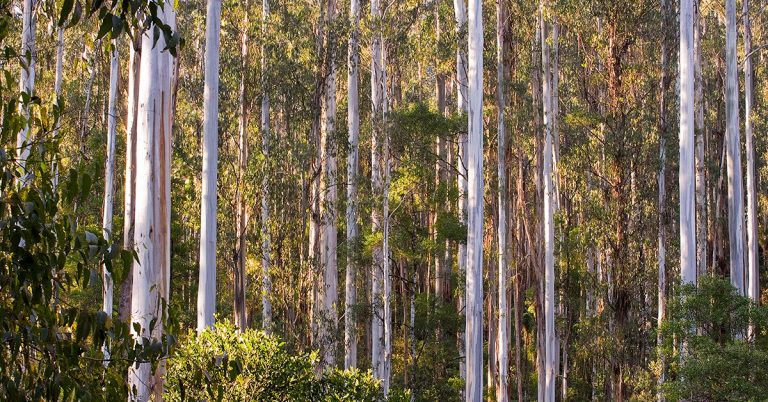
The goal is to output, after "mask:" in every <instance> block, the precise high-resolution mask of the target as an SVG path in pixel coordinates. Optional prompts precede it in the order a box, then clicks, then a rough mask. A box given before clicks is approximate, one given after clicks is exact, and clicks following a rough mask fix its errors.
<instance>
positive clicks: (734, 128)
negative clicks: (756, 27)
mask: <svg viewBox="0 0 768 402" xmlns="http://www.w3.org/2000/svg"><path fill="white" fill-rule="evenodd" d="M686 1H689V0H686ZM737 30H738V26H737V22H736V0H726V1H725V124H726V125H725V136H726V142H727V144H728V146H727V148H726V166H727V169H728V244H729V245H730V253H729V255H730V268H731V269H730V271H731V284H732V285H733V286H734V287H735V288H736V289H737V290H738V292H739V294H740V295H744V294H745V292H744V290H745V289H744V236H743V235H744V192H743V184H742V180H743V177H742V173H741V140H740V138H741V134H740V132H739V70H738V64H737V61H736V58H737V52H738V48H737V45H736V33H737Z"/></svg>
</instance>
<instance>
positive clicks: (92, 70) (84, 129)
mask: <svg viewBox="0 0 768 402" xmlns="http://www.w3.org/2000/svg"><path fill="white" fill-rule="evenodd" d="M100 46H101V40H97V41H96V42H94V44H93V49H92V51H91V57H90V62H89V63H88V73H89V74H90V75H89V76H88V81H87V82H86V84H85V105H84V106H83V114H82V118H81V119H80V153H79V154H78V160H80V159H82V158H83V157H84V156H85V151H86V141H87V137H88V134H89V133H90V130H89V129H88V124H89V123H88V120H89V118H90V114H91V95H92V92H93V81H94V80H95V79H96V52H98V51H99V47H100Z"/></svg>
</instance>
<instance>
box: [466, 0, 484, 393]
mask: <svg viewBox="0 0 768 402" xmlns="http://www.w3.org/2000/svg"><path fill="white" fill-rule="evenodd" d="M482 4H483V3H482V1H480V0H470V1H469V52H468V56H469V74H468V94H469V102H468V109H469V124H468V132H469V140H468V143H467V268H466V269H467V273H466V275H467V276H466V281H467V300H466V301H467V309H466V333H467V335H466V336H467V340H466V345H465V355H466V361H467V363H466V364H467V377H466V390H465V397H466V400H467V401H472V402H480V401H482V397H483V203H484V200H483V192H484V181H483V5H482Z"/></svg>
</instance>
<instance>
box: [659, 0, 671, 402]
mask: <svg viewBox="0 0 768 402" xmlns="http://www.w3.org/2000/svg"><path fill="white" fill-rule="evenodd" d="M661 16H662V17H661V18H662V23H661V30H662V32H663V34H662V35H663V37H662V40H661V80H660V81H659V126H658V127H659V130H658V131H659V133H658V135H659V172H658V175H657V183H658V192H659V205H658V216H657V220H658V232H659V233H658V252H657V255H656V257H657V261H658V277H659V280H658V287H657V298H658V309H657V324H656V329H657V331H656V346H657V348H659V350H660V348H661V344H662V342H663V341H664V338H663V336H662V331H661V325H662V323H663V322H664V320H665V319H666V316H667V293H666V292H667V228H666V224H665V220H664V219H665V214H666V208H667V184H666V183H667V181H666V169H667V127H668V126H667V87H668V81H669V53H668V47H667V38H668V34H667V30H668V29H669V26H668V24H669V19H670V18H669V7H668V6H667V0H661ZM659 360H660V365H661V367H660V369H659V377H658V378H657V386H658V387H657V393H656V395H657V399H658V401H659V402H664V401H665V400H666V398H665V397H664V392H663V390H662V387H663V386H664V382H665V381H666V370H667V367H666V366H667V364H666V358H665V357H664V354H663V353H660V354H659Z"/></svg>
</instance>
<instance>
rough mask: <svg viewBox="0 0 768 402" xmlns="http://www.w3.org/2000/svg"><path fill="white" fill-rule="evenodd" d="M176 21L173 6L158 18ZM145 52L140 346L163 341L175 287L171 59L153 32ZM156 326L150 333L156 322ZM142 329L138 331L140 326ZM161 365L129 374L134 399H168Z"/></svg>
mask: <svg viewBox="0 0 768 402" xmlns="http://www.w3.org/2000/svg"><path fill="white" fill-rule="evenodd" d="M158 18H161V20H164V21H168V22H172V21H173V19H175V18H174V14H173V11H172V10H170V7H169V8H168V9H166V10H164V12H163V13H162V14H160V15H159V16H158ZM141 40H142V48H143V49H145V50H144V52H143V57H142V59H141V66H140V78H139V80H140V84H139V93H138V110H137V121H136V182H137V183H143V185H142V186H137V187H136V198H135V200H136V209H135V211H136V218H135V229H134V244H135V246H136V252H137V254H138V259H137V260H136V261H134V264H133V282H132V298H131V323H132V325H131V326H130V328H131V334H132V336H133V337H134V340H135V342H137V343H143V342H144V340H145V339H151V341H152V342H160V340H161V335H162V333H163V321H162V318H163V315H164V311H165V307H166V306H167V302H168V294H169V292H168V288H169V286H170V282H169V280H170V270H169V268H170V230H169V229H170V225H169V219H170V185H169V179H170V113H168V109H167V106H168V103H167V99H169V98H168V95H169V92H170V91H169V89H170V88H169V83H170V81H169V80H168V77H169V72H170V69H169V67H168V65H169V62H170V60H171V56H170V55H169V54H168V52H167V51H166V52H161V50H162V49H164V48H165V43H164V40H163V38H160V39H159V40H158V42H157V44H156V45H155V46H153V45H154V40H153V35H152V31H151V30H150V31H148V32H143V33H142V35H141ZM153 321H154V326H153V327H152V328H150V326H151V325H150V323H152V322H153ZM136 324H138V327H139V330H138V331H136V329H135V328H134V325H136ZM163 371H164V368H163V363H162V362H161V363H160V365H158V368H157V370H156V371H155V375H154V376H153V375H152V374H153V373H152V366H151V364H150V363H149V362H144V363H138V364H134V365H131V366H130V367H129V369H128V388H129V390H130V394H129V399H130V400H135V401H140V402H144V401H148V400H149V398H150V394H151V393H154V394H155V398H158V397H160V396H161V395H162V388H163V387H162V381H163V380H162V374H163Z"/></svg>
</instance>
